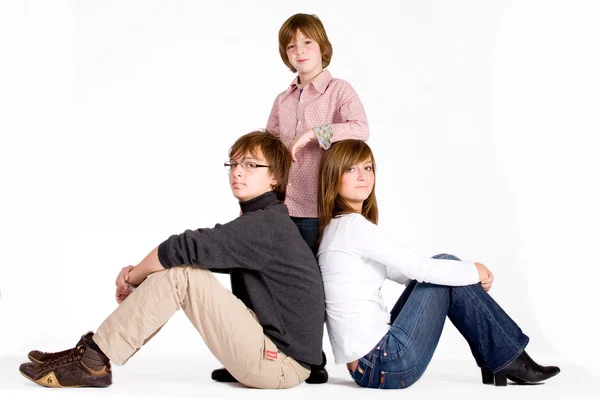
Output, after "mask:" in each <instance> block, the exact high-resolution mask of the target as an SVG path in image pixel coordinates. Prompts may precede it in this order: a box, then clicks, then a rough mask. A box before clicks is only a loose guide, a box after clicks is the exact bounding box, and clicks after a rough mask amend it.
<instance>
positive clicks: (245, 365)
mask: <svg viewBox="0 0 600 400" xmlns="http://www.w3.org/2000/svg"><path fill="white" fill-rule="evenodd" d="M229 157H230V160H229V162H226V163H225V166H226V167H227V168H228V169H229V183H230V186H231V190H232V192H233V195H234V197H235V198H237V199H238V200H239V202H240V207H241V211H242V215H241V216H240V217H238V218H236V219H235V220H233V221H231V222H229V223H227V224H225V225H220V224H217V225H216V226H215V227H214V228H212V229H211V228H205V229H198V230H193V231H192V230H187V231H185V232H184V233H182V234H180V235H173V236H171V237H170V238H168V239H167V240H166V241H164V242H163V243H162V244H160V245H159V246H158V247H156V248H155V249H154V250H152V251H151V252H150V253H149V254H148V255H147V256H146V257H145V258H144V259H143V260H142V262H140V263H139V264H138V265H136V266H128V267H125V268H123V269H122V270H121V272H120V273H119V275H118V277H117V280H116V285H117V289H116V298H117V302H118V303H119V307H117V309H116V310H115V311H114V312H113V313H112V314H111V315H110V316H109V317H108V318H107V319H106V320H105V321H104V322H103V323H102V325H100V327H99V328H98V330H97V332H96V334H93V333H92V332H88V333H87V334H85V335H83V336H82V337H81V340H80V341H79V342H78V343H77V345H76V346H75V347H74V348H72V349H69V350H65V351H62V352H58V353H43V352H39V351H32V352H30V353H29V358H30V359H31V361H32V362H29V363H25V364H22V365H21V367H20V371H21V373H22V374H23V375H24V376H25V377H26V378H28V379H30V380H31V381H33V382H36V383H38V384H40V385H43V386H48V387H77V386H94V387H104V386H109V385H110V384H111V383H112V372H111V364H110V362H111V361H112V362H114V363H115V364H117V365H122V364H124V363H125V362H127V360H128V359H129V358H130V357H131V356H133V355H134V354H135V353H136V352H137V351H138V350H139V349H140V348H141V347H142V346H143V345H144V344H145V343H146V342H147V341H148V340H150V338H152V336H153V335H154V334H156V333H157V332H158V331H159V330H160V329H161V327H162V326H163V325H164V324H165V323H166V322H167V321H168V320H169V318H170V317H171V316H172V315H173V314H174V313H175V311H177V310H178V309H179V308H182V309H183V311H184V312H185V314H186V316H187V317H188V318H189V319H190V321H191V322H192V324H193V325H194V326H195V327H196V329H197V330H198V332H199V333H200V335H201V336H202V338H203V339H204V341H205V343H206V345H207V346H208V348H209V349H210V351H211V352H212V353H213V354H214V355H215V357H216V358H217V359H218V360H219V361H220V362H221V363H222V364H223V365H224V366H225V368H226V369H227V371H228V372H229V373H230V374H231V376H232V377H234V378H235V379H236V380H238V381H239V382H241V383H242V384H244V385H246V386H249V387H256V388H273V389H276V388H280V389H283V388H290V387H294V386H296V385H298V384H300V383H301V382H303V381H305V380H306V378H307V377H308V376H309V373H310V365H311V364H319V363H320V362H321V352H322V338H323V323H324V319H325V309H324V295H323V284H322V281H321V276H320V273H319V268H318V265H317V264H316V261H315V259H314V256H313V254H312V252H311V250H310V248H309V247H308V245H307V244H306V242H305V241H304V240H303V239H302V236H301V235H300V233H299V232H298V229H297V228H296V226H295V224H294V222H292V220H291V219H290V217H289V215H288V210H287V207H286V206H285V205H284V204H283V200H284V199H285V190H286V186H287V183H288V182H287V181H288V176H289V170H290V168H291V163H292V161H291V156H290V153H289V151H288V150H287V149H286V147H285V145H283V143H282V142H281V141H280V140H279V139H277V138H276V137H274V136H273V135H271V134H269V133H268V132H252V133H249V134H247V135H244V136H242V137H241V138H239V139H238V140H237V141H236V142H235V144H234V145H233V147H232V148H231V150H230V152H229ZM212 272H220V273H229V274H230V277H231V289H232V290H231V292H230V291H229V290H227V289H226V288H224V287H223V286H222V285H221V284H220V283H219V282H218V281H217V279H216V278H215V277H214V276H213V274H212ZM150 274H152V275H150ZM149 275H150V276H149ZM299 305H301V306H299Z"/></svg>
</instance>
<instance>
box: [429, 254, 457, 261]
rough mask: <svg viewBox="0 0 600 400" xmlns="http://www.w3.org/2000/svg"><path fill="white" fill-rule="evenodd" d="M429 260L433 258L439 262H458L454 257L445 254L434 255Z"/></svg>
mask: <svg viewBox="0 0 600 400" xmlns="http://www.w3.org/2000/svg"><path fill="white" fill-rule="evenodd" d="M431 258H435V259H439V260H455V261H460V258H458V257H456V256H453V255H452V254H446V253H441V254H436V255H435V256H433V257H431Z"/></svg>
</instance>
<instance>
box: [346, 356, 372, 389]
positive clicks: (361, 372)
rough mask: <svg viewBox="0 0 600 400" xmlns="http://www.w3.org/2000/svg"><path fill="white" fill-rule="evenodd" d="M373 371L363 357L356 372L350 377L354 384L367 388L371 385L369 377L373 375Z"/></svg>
mask: <svg viewBox="0 0 600 400" xmlns="http://www.w3.org/2000/svg"><path fill="white" fill-rule="evenodd" d="M371 370H372V368H371V367H370V366H369V365H367V364H366V362H365V361H364V360H363V358H362V357H361V358H360V359H359V360H358V364H357V365H356V371H354V372H352V371H349V372H350V376H351V377H352V379H354V382H356V383H357V385H358V386H362V387H367V386H368V385H369V376H370V375H371Z"/></svg>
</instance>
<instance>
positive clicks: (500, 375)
mask: <svg viewBox="0 0 600 400" xmlns="http://www.w3.org/2000/svg"><path fill="white" fill-rule="evenodd" d="M506 385H507V383H506V371H498V372H496V373H495V374H494V386H506Z"/></svg>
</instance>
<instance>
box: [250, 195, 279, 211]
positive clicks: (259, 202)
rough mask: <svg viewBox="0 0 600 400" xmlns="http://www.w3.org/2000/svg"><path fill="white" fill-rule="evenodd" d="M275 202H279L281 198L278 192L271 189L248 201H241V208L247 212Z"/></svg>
mask: <svg viewBox="0 0 600 400" xmlns="http://www.w3.org/2000/svg"><path fill="white" fill-rule="evenodd" d="M275 202H277V203H279V200H277V194H275V192H273V191H269V192H265V193H263V194H261V195H260V196H258V197H255V198H253V199H250V200H248V201H240V208H241V209H242V213H243V214H246V213H249V212H252V211H257V210H262V209H263V208H265V207H266V206H268V205H269V204H272V203H275Z"/></svg>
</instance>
